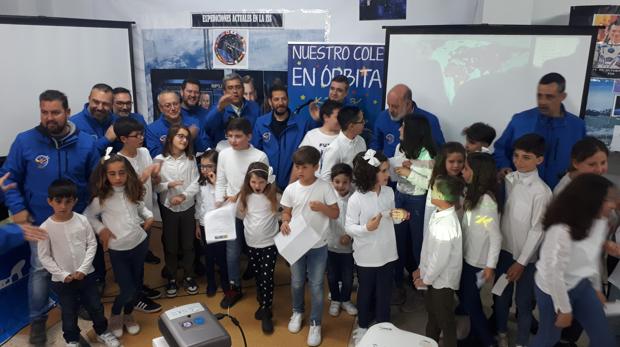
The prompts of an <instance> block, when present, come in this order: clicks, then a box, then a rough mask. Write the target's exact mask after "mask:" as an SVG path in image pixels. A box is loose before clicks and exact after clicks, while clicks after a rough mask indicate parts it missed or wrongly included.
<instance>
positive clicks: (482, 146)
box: [462, 122, 495, 154]
mask: <svg viewBox="0 0 620 347" xmlns="http://www.w3.org/2000/svg"><path fill="white" fill-rule="evenodd" d="M462 135H463V136H465V150H466V151H467V153H474V152H482V153H489V154H491V149H490V148H491V144H492V143H493V140H495V129H493V127H492V126H490V125H488V124H485V123H481V122H477V123H474V124H472V125H470V126H468V127H467V128H465V129H463V132H462Z"/></svg>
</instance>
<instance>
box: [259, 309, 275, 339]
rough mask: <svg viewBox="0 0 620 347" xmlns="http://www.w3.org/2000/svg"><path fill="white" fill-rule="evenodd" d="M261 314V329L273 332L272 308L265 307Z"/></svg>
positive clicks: (266, 332) (264, 331) (265, 331)
mask: <svg viewBox="0 0 620 347" xmlns="http://www.w3.org/2000/svg"><path fill="white" fill-rule="evenodd" d="M261 316H262V319H261V329H262V330H263V333H265V334H271V333H273V321H272V320H271V317H272V316H273V314H272V313H271V310H270V309H268V308H263V309H262V314H261Z"/></svg>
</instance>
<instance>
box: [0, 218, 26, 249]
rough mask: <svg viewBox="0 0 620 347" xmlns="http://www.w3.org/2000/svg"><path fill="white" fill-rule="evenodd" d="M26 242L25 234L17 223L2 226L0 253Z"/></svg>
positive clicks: (0, 230) (0, 229)
mask: <svg viewBox="0 0 620 347" xmlns="http://www.w3.org/2000/svg"><path fill="white" fill-rule="evenodd" d="M22 243H24V234H23V233H22V229H21V228H20V227H19V225H17V224H13V223H11V224H6V225H3V226H0V254H3V253H6V252H8V251H9V250H11V249H12V248H15V247H17V246H19V245H21V244H22Z"/></svg>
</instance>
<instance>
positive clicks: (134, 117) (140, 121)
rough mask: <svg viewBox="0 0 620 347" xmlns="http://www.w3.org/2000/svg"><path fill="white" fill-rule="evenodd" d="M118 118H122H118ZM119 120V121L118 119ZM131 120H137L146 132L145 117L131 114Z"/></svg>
mask: <svg viewBox="0 0 620 347" xmlns="http://www.w3.org/2000/svg"><path fill="white" fill-rule="evenodd" d="M117 117H118V118H121V116H118V115H117ZM118 118H117V119H118ZM129 118H133V119H135V120H137V121H138V122H139V123H140V124H142V125H143V126H144V130H146V121H145V120H144V116H143V115H141V114H139V113H133V112H132V113H130V114H129Z"/></svg>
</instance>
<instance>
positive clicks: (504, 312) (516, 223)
mask: <svg viewBox="0 0 620 347" xmlns="http://www.w3.org/2000/svg"><path fill="white" fill-rule="evenodd" d="M544 153H545V139H544V138H543V137H541V136H540V135H537V134H526V135H523V136H522V137H520V138H519V139H517V141H515V143H514V154H513V157H512V161H513V163H514V165H515V167H516V169H517V171H514V172H511V173H509V174H508V175H506V177H505V182H506V196H507V200H506V205H505V206H504V213H503V215H502V220H501V230H502V250H501V252H500V255H499V261H498V263H497V278H499V277H500V276H501V275H503V274H506V278H507V280H508V281H509V283H508V286H506V289H505V290H504V292H503V293H502V295H501V296H493V301H494V303H493V310H494V313H495V321H496V326H497V331H498V335H499V336H498V345H499V346H507V345H508V342H507V341H508V337H507V335H506V333H507V331H508V313H509V311H510V306H511V303H512V294H513V290H514V287H515V285H516V287H517V293H516V297H515V302H516V306H517V311H518V312H519V316H518V319H517V339H516V340H517V341H516V344H517V345H518V346H527V345H528V342H529V339H530V325H531V322H532V318H533V317H532V308H533V307H532V302H533V301H534V271H535V267H534V263H535V262H536V258H537V251H538V247H539V245H540V241H541V239H542V225H541V222H542V217H543V215H544V213H545V209H546V208H547V205H548V204H549V202H550V201H551V198H552V193H551V189H549V187H548V186H547V184H545V182H544V181H543V180H542V179H541V178H540V177H539V176H538V170H537V168H536V167H537V166H538V165H540V164H542V163H543V161H544V160H545V158H544V157H543V156H544Z"/></svg>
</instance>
